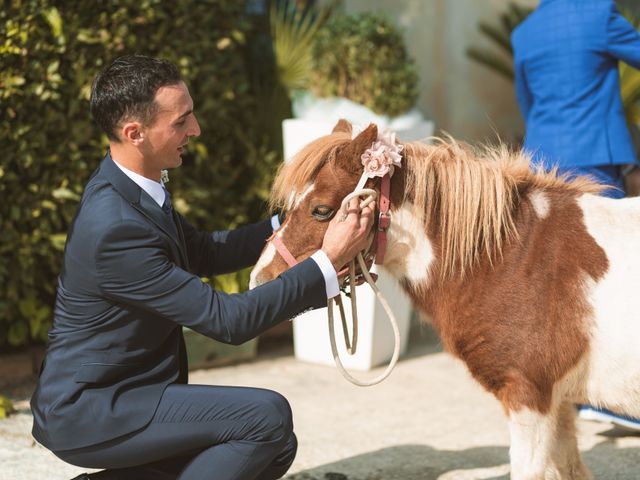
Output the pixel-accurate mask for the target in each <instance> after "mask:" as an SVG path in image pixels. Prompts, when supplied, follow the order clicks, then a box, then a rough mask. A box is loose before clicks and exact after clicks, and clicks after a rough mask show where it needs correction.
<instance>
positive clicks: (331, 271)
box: [311, 250, 340, 298]
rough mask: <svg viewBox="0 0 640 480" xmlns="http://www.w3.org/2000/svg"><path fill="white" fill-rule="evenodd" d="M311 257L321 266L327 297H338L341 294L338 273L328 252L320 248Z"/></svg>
mask: <svg viewBox="0 0 640 480" xmlns="http://www.w3.org/2000/svg"><path fill="white" fill-rule="evenodd" d="M311 258H312V259H313V261H314V262H316V265H318V267H319V268H320V271H321V272H322V276H323V277H324V285H325V288H326V290H327V298H333V297H337V296H338V295H339V294H340V286H339V285H338V274H337V273H336V269H335V268H333V264H332V263H331V260H329V257H327V254H326V253H324V252H323V251H322V250H318V251H317V252H316V253H314V254H313V255H311Z"/></svg>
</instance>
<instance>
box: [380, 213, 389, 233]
mask: <svg viewBox="0 0 640 480" xmlns="http://www.w3.org/2000/svg"><path fill="white" fill-rule="evenodd" d="M390 226H391V215H390V214H389V213H387V212H380V214H379V215H378V231H379V232H386V231H387V230H389V227H390Z"/></svg>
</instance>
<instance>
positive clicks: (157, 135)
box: [142, 82, 200, 170]
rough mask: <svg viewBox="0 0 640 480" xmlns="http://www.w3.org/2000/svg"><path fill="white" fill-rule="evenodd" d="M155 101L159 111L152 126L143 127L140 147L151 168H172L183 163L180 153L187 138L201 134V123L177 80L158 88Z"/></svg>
mask: <svg viewBox="0 0 640 480" xmlns="http://www.w3.org/2000/svg"><path fill="white" fill-rule="evenodd" d="M155 102H156V104H157V105H158V107H159V111H158V113H157V115H156V118H155V122H154V123H153V125H150V126H145V127H144V132H145V140H144V144H143V146H142V150H143V153H144V156H145V159H146V161H148V162H149V163H150V164H151V165H152V167H153V168H154V169H158V170H162V169H167V168H175V167H178V166H180V165H181V164H182V158H181V157H180V156H181V155H182V154H183V153H184V147H185V145H186V144H187V142H188V141H189V137H197V136H198V135H200V125H198V120H196V117H195V115H194V114H193V100H191V96H190V95H189V90H188V89H187V86H186V85H185V84H184V83H183V82H180V83H178V84H176V85H167V86H164V87H160V88H159V89H158V91H157V92H156V96H155Z"/></svg>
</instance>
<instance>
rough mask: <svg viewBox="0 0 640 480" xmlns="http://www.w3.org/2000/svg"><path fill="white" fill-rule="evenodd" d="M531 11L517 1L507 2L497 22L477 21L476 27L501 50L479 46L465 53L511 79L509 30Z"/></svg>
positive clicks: (468, 49) (511, 51) (511, 49)
mask: <svg viewBox="0 0 640 480" xmlns="http://www.w3.org/2000/svg"><path fill="white" fill-rule="evenodd" d="M532 11H533V8H531V7H523V6H521V5H518V4H517V3H513V2H512V3H509V5H508V6H507V9H506V10H505V11H504V12H502V13H501V14H500V15H499V16H498V24H497V25H494V24H492V23H487V22H479V23H478V29H479V30H480V32H482V33H483V34H484V35H485V36H486V37H488V38H489V39H490V40H491V41H492V42H493V43H494V44H495V45H496V46H497V47H498V48H499V50H500V51H501V53H495V52H494V51H493V50H489V49H486V48H479V47H469V48H467V55H468V56H469V57H470V58H472V59H473V60H475V61H476V62H478V63H481V64H482V65H484V66H486V67H488V68H490V69H492V70H493V71H494V72H496V73H498V74H500V75H502V76H503V77H505V78H508V79H510V80H513V78H514V74H513V47H512V46H511V32H513V30H514V29H515V28H516V27H517V26H518V25H519V24H520V23H521V22H522V21H523V20H524V19H525V18H527V16H529V14H530V13H531V12H532Z"/></svg>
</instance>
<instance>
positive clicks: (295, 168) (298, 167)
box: [251, 120, 378, 287]
mask: <svg viewBox="0 0 640 480" xmlns="http://www.w3.org/2000/svg"><path fill="white" fill-rule="evenodd" d="M377 136H378V129H377V127H376V126H375V125H373V124H371V125H369V126H368V127H367V128H366V129H365V130H363V131H362V132H361V133H359V134H358V135H357V136H356V137H355V138H353V139H352V128H351V125H350V124H349V123H348V122H346V121H345V120H340V121H339V122H338V123H337V124H336V126H335V127H334V128H333V131H332V132H331V134H329V135H326V136H324V137H321V138H318V139H317V140H315V141H313V142H311V143H309V144H308V145H307V146H306V147H304V148H303V149H302V150H301V151H300V152H299V153H298V154H297V155H296V156H295V157H294V158H293V160H292V161H291V162H289V163H285V164H283V165H282V166H281V167H280V170H279V171H278V174H277V176H276V179H275V182H274V186H273V190H272V192H271V199H270V205H271V207H272V209H273V210H281V211H285V212H286V215H285V220H284V222H283V223H282V225H281V226H280V228H279V229H278V230H277V231H276V232H275V233H274V235H275V236H277V237H279V240H280V241H281V243H282V244H284V245H286V248H287V249H288V250H289V252H290V253H291V255H292V256H293V257H294V258H295V260H296V261H298V262H300V261H302V260H304V259H306V258H307V257H309V256H311V254H313V253H314V252H315V251H317V250H318V249H320V247H321V246H322V240H323V238H324V234H325V231H326V230H327V227H328V224H329V221H330V220H331V219H332V218H333V217H334V215H336V213H337V212H338V211H339V209H340V206H341V203H342V200H343V199H344V198H345V197H346V196H347V195H348V194H350V193H351V192H352V191H353V189H354V188H355V187H356V184H357V183H358V180H359V179H360V177H361V176H362V173H363V166H362V163H361V160H360V158H361V156H362V154H363V153H364V152H365V150H367V149H368V148H370V147H371V146H372V144H373V143H374V142H375V141H376V138H377ZM287 268H289V266H288V265H287V262H286V261H285V260H284V258H283V257H282V255H281V254H279V253H278V252H277V251H276V248H275V247H274V245H273V242H271V241H270V242H268V243H267V245H266V247H265V249H264V250H263V252H262V255H261V257H260V259H259V260H258V263H257V264H256V266H255V268H254V269H253V271H252V272H251V285H252V287H253V286H256V285H259V284H262V283H264V282H267V281H269V280H272V279H273V278H275V277H277V276H278V275H279V274H280V273H282V272H283V271H284V270H286V269H287Z"/></svg>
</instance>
